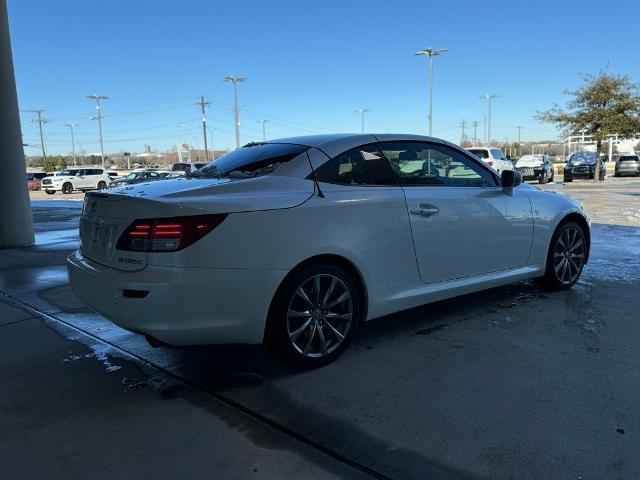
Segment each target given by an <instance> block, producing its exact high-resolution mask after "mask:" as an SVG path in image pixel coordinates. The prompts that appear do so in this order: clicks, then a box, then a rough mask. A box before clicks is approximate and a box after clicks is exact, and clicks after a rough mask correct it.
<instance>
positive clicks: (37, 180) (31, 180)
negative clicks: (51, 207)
mask: <svg viewBox="0 0 640 480" xmlns="http://www.w3.org/2000/svg"><path fill="white" fill-rule="evenodd" d="M47 175H49V174H48V173H46V172H35V173H34V172H27V185H28V186H29V190H40V187H41V182H42V179H43V178H44V177H46V176H47Z"/></svg>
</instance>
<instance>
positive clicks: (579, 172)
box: [564, 152, 607, 182]
mask: <svg viewBox="0 0 640 480" xmlns="http://www.w3.org/2000/svg"><path fill="white" fill-rule="evenodd" d="M606 174H607V167H606V166H605V164H604V162H600V171H599V172H598V178H599V179H600V180H604V177H605V175H606ZM574 178H591V179H594V178H596V152H576V153H574V154H573V155H571V157H570V158H569V161H568V162H567V164H566V165H565V167H564V181H565V182H572V181H573V179H574Z"/></svg>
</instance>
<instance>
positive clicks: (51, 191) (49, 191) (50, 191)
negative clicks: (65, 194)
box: [45, 190, 56, 195]
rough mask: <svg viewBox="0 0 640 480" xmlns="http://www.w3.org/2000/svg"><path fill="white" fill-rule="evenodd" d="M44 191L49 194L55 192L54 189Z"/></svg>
mask: <svg viewBox="0 0 640 480" xmlns="http://www.w3.org/2000/svg"><path fill="white" fill-rule="evenodd" d="M45 192H47V194H49V195H53V194H54V193H56V191H55V190H45Z"/></svg>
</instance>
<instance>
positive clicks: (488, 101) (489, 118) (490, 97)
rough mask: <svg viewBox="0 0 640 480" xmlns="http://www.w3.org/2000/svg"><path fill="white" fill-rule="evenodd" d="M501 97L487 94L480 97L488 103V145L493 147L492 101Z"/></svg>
mask: <svg viewBox="0 0 640 480" xmlns="http://www.w3.org/2000/svg"><path fill="white" fill-rule="evenodd" d="M499 96H500V95H489V94H488V93H487V94H485V95H483V96H481V97H480V98H483V99H484V100H486V101H487V145H491V100H493V99H494V98H496V97H499Z"/></svg>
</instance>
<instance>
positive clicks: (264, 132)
mask: <svg viewBox="0 0 640 480" xmlns="http://www.w3.org/2000/svg"><path fill="white" fill-rule="evenodd" d="M268 121H269V120H267V119H264V120H258V123H261V124H262V141H263V142H264V141H266V140H267V130H266V129H265V128H264V125H265V123H267V122H268Z"/></svg>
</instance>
